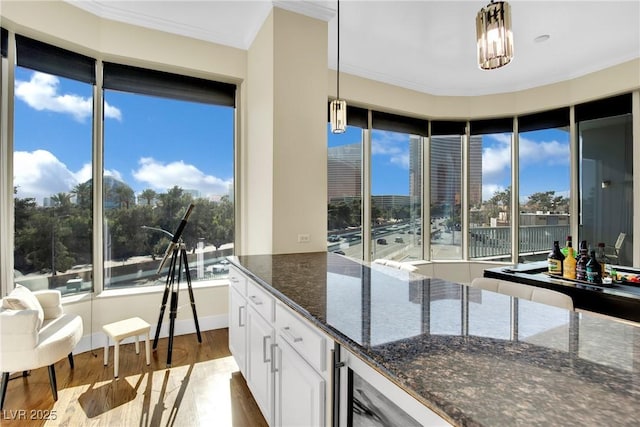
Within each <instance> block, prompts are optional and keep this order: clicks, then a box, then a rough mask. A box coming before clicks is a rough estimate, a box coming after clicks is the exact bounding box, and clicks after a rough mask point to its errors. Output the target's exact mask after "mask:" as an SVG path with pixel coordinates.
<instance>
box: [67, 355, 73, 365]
mask: <svg viewBox="0 0 640 427" xmlns="http://www.w3.org/2000/svg"><path fill="white" fill-rule="evenodd" d="M67 357H68V358H69V365H70V366H71V369H73V368H74V366H73V353H69V355H68V356H67Z"/></svg>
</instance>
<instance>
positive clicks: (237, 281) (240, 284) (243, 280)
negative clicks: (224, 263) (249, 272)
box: [229, 265, 247, 297]
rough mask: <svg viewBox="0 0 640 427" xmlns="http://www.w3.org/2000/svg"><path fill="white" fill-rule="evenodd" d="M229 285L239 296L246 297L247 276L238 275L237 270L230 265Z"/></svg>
mask: <svg viewBox="0 0 640 427" xmlns="http://www.w3.org/2000/svg"><path fill="white" fill-rule="evenodd" d="M229 284H230V285H231V286H232V287H233V288H234V289H235V290H236V291H238V293H239V294H240V295H242V296H243V297H244V296H247V276H245V275H244V274H242V273H240V271H238V269H237V268H235V267H234V266H232V265H230V266H229Z"/></svg>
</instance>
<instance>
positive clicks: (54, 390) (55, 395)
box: [49, 365, 58, 401]
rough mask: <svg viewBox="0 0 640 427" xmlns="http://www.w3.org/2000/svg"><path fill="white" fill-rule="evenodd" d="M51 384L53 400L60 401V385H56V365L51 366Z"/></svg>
mask: <svg viewBox="0 0 640 427" xmlns="http://www.w3.org/2000/svg"><path fill="white" fill-rule="evenodd" d="M49 382H50V383H51V393H53V400H56V401H57V400H58V385H57V384H56V370H55V368H54V365H49Z"/></svg>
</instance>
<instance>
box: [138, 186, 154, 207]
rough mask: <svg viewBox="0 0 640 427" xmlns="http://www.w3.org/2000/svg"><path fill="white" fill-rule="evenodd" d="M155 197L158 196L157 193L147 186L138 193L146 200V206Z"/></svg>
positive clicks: (149, 204)
mask: <svg viewBox="0 0 640 427" xmlns="http://www.w3.org/2000/svg"><path fill="white" fill-rule="evenodd" d="M156 197H158V193H156V192H155V191H153V190H152V189H150V188H147V189H146V190H144V191H143V192H142V193H140V198H141V199H142V200H145V201H146V202H147V206H151V202H153V201H154V200H155V198H156Z"/></svg>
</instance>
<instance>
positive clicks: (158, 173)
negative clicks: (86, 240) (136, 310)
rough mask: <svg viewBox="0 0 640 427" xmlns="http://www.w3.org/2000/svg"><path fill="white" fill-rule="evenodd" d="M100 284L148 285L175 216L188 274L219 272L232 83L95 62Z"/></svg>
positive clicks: (227, 241) (224, 248)
mask: <svg viewBox="0 0 640 427" xmlns="http://www.w3.org/2000/svg"><path fill="white" fill-rule="evenodd" d="M104 87H105V93H104V102H105V103H104V112H105V126H104V171H103V208H104V209H103V210H104V215H103V216H104V234H105V242H104V245H105V246H104V271H105V288H107V289H108V288H116V287H118V288H120V287H131V286H136V287H140V286H148V285H154V284H158V282H157V281H158V279H161V280H164V277H166V274H167V270H168V268H169V263H166V264H165V269H164V270H163V271H162V272H161V276H160V277H159V276H158V275H157V274H156V272H157V268H158V266H159V262H160V260H161V259H162V258H163V256H164V253H165V250H166V248H167V247H168V245H169V242H170V240H171V238H172V233H174V232H175V230H176V228H177V226H178V224H179V223H180V221H181V219H182V217H183V216H184V214H185V212H186V210H187V208H188V206H189V205H190V204H194V206H195V207H194V209H193V211H192V214H191V215H190V217H189V219H188V222H187V226H186V227H185V228H184V232H183V233H182V239H183V241H184V245H185V249H186V250H187V253H188V254H189V255H188V262H189V268H190V273H191V274H190V276H191V279H192V281H205V280H207V281H208V280H215V279H221V278H225V277H227V274H228V271H229V267H228V264H227V263H226V260H225V257H226V256H227V255H231V254H232V253H233V241H234V199H233V172H234V171H233V158H234V153H233V129H234V114H235V111H234V102H235V86H233V85H226V84H222V83H217V82H211V81H206V80H201V79H195V78H190V77H185V76H178V75H174V74H169V73H161V72H157V71H151V70H145V69H141V68H135V67H128V66H123V65H119V64H111V63H106V64H105V66H104Z"/></svg>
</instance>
